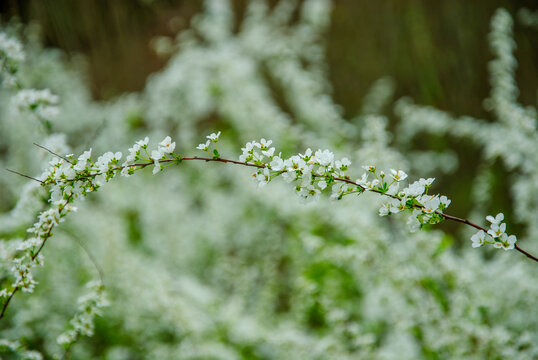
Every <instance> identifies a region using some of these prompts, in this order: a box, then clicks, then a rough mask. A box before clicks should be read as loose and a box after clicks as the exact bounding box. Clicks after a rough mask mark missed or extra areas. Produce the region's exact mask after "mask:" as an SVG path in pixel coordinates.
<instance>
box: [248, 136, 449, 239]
mask: <svg viewBox="0 0 538 360" xmlns="http://www.w3.org/2000/svg"><path fill="white" fill-rule="evenodd" d="M271 144H272V141H271V140H265V139H261V140H260V142H257V141H252V142H248V143H247V144H246V145H245V147H244V148H242V150H243V154H242V155H241V156H240V157H239V161H241V162H246V163H249V164H254V165H257V166H258V167H259V169H258V171H257V172H256V173H255V174H253V177H254V179H255V180H256V181H257V182H258V184H259V186H263V185H265V184H267V183H268V182H269V181H271V180H272V179H273V178H275V177H277V176H279V175H282V178H283V179H284V180H285V181H287V182H292V181H295V182H296V183H297V185H296V187H295V190H296V193H297V194H298V195H299V196H301V197H302V198H305V199H314V200H315V199H317V198H319V194H320V193H321V191H323V190H325V189H326V188H328V187H329V185H331V188H332V194H331V198H332V199H336V200H340V199H342V197H343V196H344V195H349V194H354V193H359V194H360V193H362V192H364V191H372V192H376V193H379V194H381V195H386V196H388V197H389V200H388V201H387V202H385V203H384V204H383V205H382V206H381V208H380V210H379V215H381V216H386V215H391V214H396V213H398V212H400V211H402V210H411V211H412V215H411V217H410V219H409V221H408V224H409V226H410V228H411V230H412V231H415V230H417V229H418V228H419V227H420V226H421V225H423V224H436V223H439V222H441V221H443V219H444V217H443V210H445V209H446V208H447V207H448V206H449V205H450V200H449V199H448V198H447V197H446V196H444V195H442V196H441V195H429V194H428V189H429V188H430V187H431V185H432V183H433V181H434V180H435V179H433V178H430V179H420V180H418V181H415V182H414V183H412V184H410V185H409V186H407V187H406V188H404V189H402V190H400V182H402V181H404V180H405V179H407V174H406V173H405V172H404V171H403V170H395V169H391V170H390V174H388V175H387V174H385V172H383V171H379V172H378V171H377V168H376V167H375V166H363V168H364V169H365V170H366V172H365V173H364V174H363V175H362V177H361V178H359V179H357V180H356V181H355V182H353V181H351V180H350V179H349V177H348V176H347V175H346V170H347V169H348V167H349V165H351V162H350V161H349V159H348V158H342V159H341V160H335V157H334V154H333V153H332V152H331V151H329V150H321V149H320V150H317V151H316V152H313V151H312V150H311V149H307V150H306V151H305V153H304V154H298V155H293V156H291V157H290V158H287V159H284V158H282V154H281V153H280V154H279V155H275V148H274V147H269V146H270V145H271Z"/></svg>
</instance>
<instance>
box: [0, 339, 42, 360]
mask: <svg viewBox="0 0 538 360" xmlns="http://www.w3.org/2000/svg"><path fill="white" fill-rule="evenodd" d="M0 354H7V355H10V356H13V357H9V359H12V358H13V359H22V360H42V359H43V355H41V354H40V353H38V352H37V351H32V350H26V349H25V347H24V346H23V345H22V344H21V343H19V342H18V341H9V340H5V339H1V340H0Z"/></svg>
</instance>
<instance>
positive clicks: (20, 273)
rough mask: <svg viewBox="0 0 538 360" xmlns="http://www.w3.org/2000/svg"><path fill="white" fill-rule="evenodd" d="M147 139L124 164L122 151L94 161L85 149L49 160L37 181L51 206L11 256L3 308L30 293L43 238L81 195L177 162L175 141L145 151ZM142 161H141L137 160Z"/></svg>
mask: <svg viewBox="0 0 538 360" xmlns="http://www.w3.org/2000/svg"><path fill="white" fill-rule="evenodd" d="M148 142H149V139H148V138H147V137H146V138H145V139H144V140H139V141H137V142H136V143H135V144H134V145H133V147H132V148H130V149H129V155H127V159H126V161H125V162H124V163H122V164H121V165H120V160H121V158H122V153H121V152H116V153H113V152H106V153H104V154H103V155H101V156H99V157H98V158H97V160H96V161H93V160H92V149H89V150H87V151H84V152H83V153H82V154H81V155H80V156H79V157H78V158H76V159H75V158H74V157H73V155H72V154H71V155H67V156H66V157H62V156H59V155H58V159H56V160H53V161H51V162H50V163H49V164H50V167H49V168H48V169H47V170H46V171H45V172H43V174H42V175H41V176H40V179H38V181H40V182H41V185H43V186H49V187H50V190H49V191H50V199H49V202H50V204H51V205H50V208H49V209H47V210H45V211H43V212H41V214H40V215H39V217H38V221H37V222H36V223H34V224H33V226H32V227H30V228H29V229H28V232H29V233H30V234H32V236H31V237H29V238H28V239H25V240H23V241H22V242H21V244H20V245H19V247H18V248H17V250H18V251H19V252H20V253H19V255H18V256H16V257H15V258H14V259H13V266H12V268H11V273H12V277H13V278H14V282H13V283H12V284H11V286H10V287H8V288H4V289H2V290H1V291H0V300H2V301H3V303H4V310H5V308H6V306H7V304H8V303H9V301H10V300H11V297H13V295H14V293H15V292H17V291H18V290H21V291H23V292H33V290H34V287H35V285H36V284H37V282H36V281H35V280H34V279H33V276H32V272H31V270H32V268H34V267H35V266H37V265H40V264H43V257H42V255H41V254H40V251H41V249H42V248H43V246H44V245H45V243H46V241H47V240H48V239H49V238H50V237H51V236H52V230H53V228H54V227H55V226H57V225H58V224H59V223H60V222H62V221H63V220H64V217H65V216H66V215H67V214H68V213H70V212H72V211H76V207H75V206H73V205H72V204H73V202H74V201H75V200H76V199H77V198H78V197H80V196H86V195H87V194H89V193H91V192H94V191H96V190H98V189H99V188H100V187H101V186H102V185H103V184H105V183H107V182H108V181H110V180H111V179H112V178H114V177H115V176H117V175H118V174H121V175H123V176H129V175H131V174H133V173H134V171H136V170H137V169H142V168H144V167H147V166H149V165H154V169H153V173H154V174H155V173H157V172H158V171H160V169H161V163H163V162H172V161H180V160H181V157H180V156H179V155H175V154H174V155H173V156H172V157H170V154H173V151H174V149H175V146H176V144H175V142H172V141H171V138H170V137H169V136H167V137H166V138H165V139H164V140H163V141H161V142H160V143H159V145H158V147H157V149H156V150H153V151H152V152H151V155H150V154H149V153H148ZM137 160H143V161H144V162H142V163H136V162H135V161H137Z"/></svg>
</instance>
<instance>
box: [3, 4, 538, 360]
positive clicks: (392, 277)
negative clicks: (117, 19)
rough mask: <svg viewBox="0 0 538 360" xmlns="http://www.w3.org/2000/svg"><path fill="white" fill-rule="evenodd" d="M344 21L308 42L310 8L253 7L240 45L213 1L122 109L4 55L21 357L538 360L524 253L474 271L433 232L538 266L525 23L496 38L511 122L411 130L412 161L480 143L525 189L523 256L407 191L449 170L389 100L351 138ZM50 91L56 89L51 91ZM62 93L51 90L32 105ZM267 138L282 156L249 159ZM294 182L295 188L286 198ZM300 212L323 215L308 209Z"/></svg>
mask: <svg viewBox="0 0 538 360" xmlns="http://www.w3.org/2000/svg"><path fill="white" fill-rule="evenodd" d="M329 8H330V4H329V3H328V2H325V1H320V0H310V1H305V2H303V3H302V4H301V5H300V7H299V19H298V20H297V22H294V23H293V24H292V25H290V21H289V20H290V19H291V17H292V16H293V13H294V11H295V5H294V4H293V2H287V1H282V2H280V3H279V4H278V5H277V7H276V8H274V9H271V10H270V9H269V8H268V7H267V6H265V5H264V3H262V2H257V1H253V2H252V3H251V4H250V5H249V7H248V9H247V15H246V18H245V20H244V22H243V26H242V28H241V31H240V32H239V33H237V34H235V33H234V32H233V12H232V11H231V10H230V6H229V4H227V3H226V2H224V1H217V0H214V1H207V2H206V9H205V12H204V13H203V14H202V15H199V16H198V17H196V18H195V19H194V21H193V26H192V28H191V29H190V30H188V31H186V32H184V33H182V34H180V36H179V37H178V42H179V44H178V48H179V49H180V50H178V52H177V53H176V54H175V55H174V56H173V57H172V59H171V60H170V62H169V64H168V65H167V67H166V68H165V69H164V70H162V72H160V73H158V74H155V75H154V76H153V77H152V78H151V79H150V80H149V81H148V84H147V86H146V90H145V91H144V92H143V93H141V94H130V95H126V96H124V97H121V98H119V99H117V100H114V101H111V102H109V103H104V104H103V103H94V102H93V101H91V100H90V98H89V96H88V93H87V90H86V88H85V87H84V86H83V85H82V82H81V80H80V78H79V77H77V75H76V74H74V73H72V72H70V71H69V70H68V69H67V68H66V66H65V64H64V63H63V62H61V61H58V59H57V57H56V55H55V54H54V53H53V52H49V51H47V50H44V49H41V48H40V47H39V45H38V44H28V45H27V47H28V49H25V51H27V52H31V53H32V56H26V57H24V56H23V55H21V54H22V45H20V43H19V42H18V41H16V40H15V39H14V38H13V37H10V36H8V35H5V34H3V33H2V34H1V36H0V58H1V59H2V61H3V62H2V69H3V70H2V76H3V77H4V79H6V81H7V83H8V84H11V85H10V87H6V88H5V89H4V90H2V93H1V95H0V96H1V98H0V101H1V102H2V105H3V106H1V107H0V109H2V110H1V115H0V127H1V128H0V131H1V132H2V134H7V135H8V136H5V137H4V136H3V137H2V138H1V139H0V142H1V145H2V148H3V149H6V150H5V152H4V153H3V155H2V158H1V161H2V163H3V164H2V165H4V167H7V168H9V169H12V170H13V171H16V172H18V173H20V174H24V175H26V176H27V177H31V178H33V177H34V176H35V178H34V179H33V180H29V179H27V178H25V177H22V176H15V175H14V176H9V177H8V176H6V177H5V178H2V179H1V181H2V182H3V183H2V184H1V185H2V186H3V188H5V189H6V192H5V193H3V194H2V198H4V199H3V200H6V201H9V202H10V204H12V205H13V206H12V209H11V210H10V211H6V212H5V213H3V214H2V217H1V218H0V223H1V224H2V227H1V230H0V235H1V236H2V242H1V243H0V246H1V248H0V249H1V252H0V254H1V256H0V271H1V274H2V277H1V278H2V290H1V292H0V296H1V298H2V303H3V308H2V313H1V316H0V318H1V319H0V331H1V334H2V338H4V339H5V340H3V342H2V343H0V352H1V353H2V354H3V355H4V354H6V356H11V357H16V356H19V357H21V358H34V359H35V358H42V357H41V355H40V353H42V354H43V357H44V358H48V357H53V356H57V357H62V356H63V357H72V358H80V359H87V358H106V359H131V358H140V359H142V358H147V359H155V358H158V359H167V358H170V359H177V358H185V359H198V358H199V359H207V358H211V359H253V358H254V359H297V358H301V359H303V358H305V359H306V358H312V359H334V358H338V359H353V358H357V357H360V358H366V359H369V358H371V359H402V358H404V359H405V358H409V359H416V358H434V357H438V358H444V357H452V358H483V357H484V356H487V357H490V358H511V359H518V358H520V359H527V358H533V357H535V356H537V355H538V346H537V345H536V344H538V338H537V336H536V334H537V333H538V332H537V330H538V329H537V325H536V323H535V321H534V319H535V318H536V315H538V314H537V313H536V311H537V310H536V307H535V306H534V305H535V304H534V299H535V297H536V294H538V286H537V285H536V284H535V283H534V282H532V281H528V279H532V278H533V276H535V275H537V274H538V273H537V271H538V270H537V268H536V265H535V263H534V262H532V261H529V260H527V259H524V258H523V257H521V256H517V253H516V252H514V253H511V254H508V253H504V252H503V253H502V254H495V253H493V254H491V258H488V259H486V258H485V257H484V256H483V254H484V253H485V254H487V255H488V257H489V255H490V253H489V252H488V250H487V249H484V252H481V251H482V249H481V250H473V249H472V248H470V246H469V245H471V243H469V241H468V240H467V241H466V242H467V246H466V247H465V248H464V249H457V248H456V246H452V244H453V243H454V236H457V237H459V236H460V235H451V234H449V233H446V232H444V231H443V228H442V227H437V228H431V227H430V225H432V224H437V223H440V222H443V221H444V220H451V221H456V222H459V223H462V224H465V225H470V226H471V227H474V228H475V229H476V230H478V232H476V233H474V234H473V233H469V234H465V235H462V237H466V238H467V239H469V238H470V239H471V240H472V247H480V246H482V245H484V244H492V245H493V247H496V248H503V249H505V250H510V249H516V250H518V251H519V252H522V253H523V254H525V255H527V256H528V257H530V258H531V259H535V260H536V258H534V256H533V255H532V253H535V251H534V250H536V249H537V248H536V244H535V243H532V241H527V240H531V239H532V236H533V235H534V234H535V232H536V231H538V230H537V229H538V222H537V221H536V220H535V219H533V217H532V213H533V212H532V210H533V209H536V201H535V200H536V199H535V197H536V196H535V195H536V194H537V193H538V192H536V191H534V190H533V189H534V188H535V185H536V184H535V183H536V182H535V181H533V179H536V176H535V174H534V172H536V171H537V170H536V169H537V168H538V166H534V165H536V164H535V160H536V159H535V156H534V154H536V153H538V151H537V152H529V150H528V149H529V148H528V146H530V147H531V148H532V146H535V141H533V140H534V139H535V136H536V134H535V125H536V111H535V110H534V109H532V108H524V107H522V106H521V105H519V104H518V103H517V101H516V96H515V94H516V91H517V87H515V82H514V81H513V72H514V66H515V59H514V58H513V56H512V53H511V52H512V47H511V45H510V44H512V37H511V32H510V26H511V17H510V15H509V14H508V13H507V12H505V11H503V10H499V11H498V12H497V13H496V15H495V16H494V18H493V20H492V24H493V25H492V33H491V39H490V41H491V44H492V48H493V50H494V54H495V56H496V60H495V63H494V66H492V82H491V83H492V87H493V90H492V95H491V99H489V100H488V101H487V102H486V103H487V105H488V106H489V108H490V109H492V111H493V112H494V114H495V116H496V117H497V118H498V120H499V121H498V122H494V123H490V122H485V121H479V120H475V119H471V118H464V119H461V120H458V121H454V120H453V119H451V117H450V116H449V115H447V114H445V113H443V112H440V111H438V110H434V109H430V108H423V107H421V106H418V105H413V104H412V103H411V102H410V101H409V100H405V99H404V100H400V101H398V102H397V105H396V110H397V113H398V115H399V116H400V117H401V118H402V122H401V124H400V125H399V126H400V129H399V130H400V131H399V133H401V136H402V137H401V139H399V140H400V141H401V143H402V149H403V148H405V146H410V145H409V144H410V143H411V142H410V140H411V139H412V138H413V137H414V136H416V135H417V134H419V133H420V132H422V131H430V132H438V133H441V134H449V135H451V136H455V137H466V138H470V139H472V140H473V141H474V143H475V144H478V145H477V146H478V147H479V148H480V149H484V158H485V162H486V165H487V166H494V164H493V163H492V162H488V161H492V160H494V159H496V158H501V159H502V161H503V162H504V163H505V164H506V165H507V166H508V167H509V168H511V169H515V168H517V169H518V172H517V173H514V175H513V176H514V185H513V188H512V190H511V191H512V193H513V194H514V199H515V211H514V214H515V216H516V217H517V219H518V221H520V222H522V223H523V224H524V225H525V226H526V233H524V234H523V235H519V236H518V239H516V237H515V235H508V234H507V233H506V227H507V225H506V223H503V221H504V215H503V213H500V214H498V215H496V216H495V217H494V216H487V217H486V219H485V220H486V221H487V222H489V224H490V225H489V227H488V228H486V227H482V225H480V224H481V223H485V221H482V222H480V220H474V219H473V220H474V221H473V222H471V221H469V220H465V219H463V218H459V217H455V216H453V215H449V214H447V213H446V210H447V208H448V207H449V205H451V200H449V199H448V197H447V196H446V195H441V194H435V193H433V192H432V190H433V188H434V186H435V185H434V184H435V183H434V179H433V178H419V179H418V180H416V181H412V180H408V179H409V178H414V177H415V175H414V174H418V176H421V175H422V174H429V173H431V172H432V171H437V170H439V168H440V166H439V165H438V163H439V161H438V158H437V157H436V156H435V155H433V154H424V156H422V159H429V161H423V162H422V164H421V167H422V168H420V167H417V166H415V165H413V162H414V161H415V159H414V158H411V157H406V155H405V154H404V152H403V151H400V149H398V148H395V147H393V146H391V142H390V138H391V133H390V132H389V131H388V130H387V119H386V118H385V117H383V116H382V115H380V114H379V111H380V108H381V107H382V106H383V104H384V103H386V101H387V99H388V98H390V93H391V91H392V90H391V89H392V84H391V83H390V81H388V80H386V79H383V80H381V81H379V82H378V83H377V84H376V85H375V86H374V87H373V89H372V92H371V93H370V95H369V96H368V97H367V98H368V101H367V105H368V106H366V107H365V109H364V110H363V113H361V114H360V115H359V116H358V117H357V119H356V120H355V121H356V122H357V123H358V124H359V125H360V126H355V125H353V124H352V122H349V121H346V120H345V119H344V118H343V117H342V116H341V114H340V111H339V108H338V106H337V105H336V104H334V103H333V102H332V100H331V98H330V97H329V96H328V91H329V85H328V81H327V79H326V74H325V70H324V58H323V47H322V44H320V42H319V39H320V36H321V34H322V33H323V30H324V29H325V27H326V26H327V25H328V14H329V13H330V11H329ZM25 58H26V59H28V61H29V62H30V63H25V62H24V61H25V60H24V59H25ZM42 69H47V70H48V71H47V72H46V73H45V75H43V76H44V78H39V79H38V78H37V76H36V74H37V73H40V72H41V73H42V71H41V70H42ZM34 72H35V73H34ZM265 72H268V75H267V74H266V73H265ZM267 76H270V77H271V81H274V82H275V83H277V84H279V86H281V87H282V88H283V93H284V96H285V97H286V100H287V102H288V104H289V107H290V111H291V114H288V113H286V112H285V111H284V110H283V109H282V108H281V107H280V106H279V105H278V103H277V102H276V101H275V100H274V99H273V97H272V92H271V86H270V84H269V80H268V79H267ZM43 83H46V84H47V86H48V87H49V88H50V90H46V89H41V90H32V89H34V88H37V87H39V86H38V84H43ZM21 110H22V111H21ZM211 114H217V115H216V120H215V123H212V124H211V128H218V129H222V132H217V133H212V134H211V135H209V136H207V137H206V138H205V140H204V142H203V143H201V144H199V145H198V146H197V147H196V149H197V151H200V152H201V153H202V154H203V156H192V152H194V146H193V144H195V143H196V142H197V141H196V140H197V139H199V138H201V136H200V131H199V128H200V127H201V126H203V124H204V123H205V122H206V121H207V119H208V117H210V115H211ZM15 115H16V118H17V121H16V122H15V121H12V120H11V119H13V117H14V116H15ZM74 117H76V119H77V121H73V118H74ZM95 119H106V120H105V121H104V122H103V123H102V124H99V125H96V123H95ZM291 119H294V121H292V120H291ZM333 129H337V130H335V131H333ZM166 133H168V134H170V136H166V137H164V136H165V134H166ZM477 134H479V135H477ZM480 134H483V135H480ZM507 134H508V135H507ZM260 136H267V137H270V138H271V139H273V140H274V142H273V141H272V140H266V139H261V140H260V141H250V142H247V143H246V144H245V145H241V144H244V141H245V140H246V139H252V138H259V137H260ZM163 137H164V140H162V141H161V142H159V143H158V144H157V145H156V146H155V145H152V143H150V139H152V140H154V139H157V138H158V139H163ZM141 138H142V139H143V140H138V141H136V139H141ZM357 138H360V139H362V141H361V142H360V144H359V145H357V142H356V141H353V140H356V139H357ZM32 143H35V144H37V145H38V146H33V145H31V144H32ZM23 144H24V145H23ZM68 144H71V145H72V146H73V147H70V146H69V145H68ZM273 144H275V146H272V145H273ZM276 144H278V146H279V150H278V151H277V148H276ZM307 146H310V148H307V149H306V151H303V152H302V153H297V154H295V155H291V156H288V155H283V154H292V153H296V150H297V149H304V148H306V147H307ZM240 147H242V153H240V152H239V151H238V150H237V149H239V148H240ZM312 148H314V149H316V148H319V150H316V151H314V150H311V149H312ZM118 149H128V150H127V152H126V153H125V154H123V153H122V152H119V151H118ZM280 149H281V150H282V152H281V151H280ZM326 149H333V150H326ZM525 149H526V150H525ZM71 153H73V154H75V153H76V154H77V155H78V156H76V155H73V154H71ZM96 153H97V154H102V155H99V156H96V155H95V154H96ZM36 154H40V156H36ZM228 154H232V155H228ZM233 154H237V156H238V158H237V160H235V159H236V157H235V155H233ZM232 157H233V158H232ZM217 163H219V164H217ZM220 163H224V164H220ZM355 164H359V165H363V169H364V172H363V173H362V174H359V173H358V172H357V171H358V170H359V169H361V167H360V166H356V165H355ZM372 164H375V165H372ZM174 165H180V166H174ZM222 165H230V166H222ZM232 165H233V166H232ZM236 165H237V166H236ZM396 167H397V169H395V168H396ZM146 168H151V171H149V169H147V171H143V170H144V169H146ZM43 169H45V171H44V172H43ZM165 169H166V170H167V172H168V174H162V175H165V176H160V174H159V173H160V172H161V171H162V170H165ZM249 169H250V170H252V171H250V172H249V171H248V170H249ZM411 170H413V171H411ZM252 172H253V174H252ZM441 172H442V171H441ZM135 173H136V174H135ZM408 173H409V174H412V175H410V176H408ZM35 174H41V175H35ZM134 175H136V176H134ZM154 175H159V176H154ZM250 175H252V176H250ZM424 176H425V177H427V176H426V175H424ZM250 177H252V178H253V181H254V183H255V184H257V186H251V185H252V184H251V182H252V180H250V179H249V178H250ZM115 178H116V179H115ZM276 178H282V180H283V181H275V182H274V183H271V184H270V185H267V184H268V183H269V182H273V180H275V179H276ZM112 179H115V180H114V181H111V180H112ZM28 181H31V183H30V184H29V185H28V183H27V182H28ZM406 181H407V183H406ZM405 184H407V185H405ZM39 185H43V186H39ZM266 185H267V186H266ZM477 188H478V189H473V192H474V193H475V194H476V193H477V192H482V193H485V194H488V189H487V187H486V186H480V182H479V181H477ZM292 191H295V193H296V194H297V195H298V196H299V198H301V199H303V200H305V201H308V202H310V201H311V200H318V201H315V202H312V203H309V204H308V205H305V204H303V202H305V201H297V199H296V198H293V197H290V196H289V195H290V193H291V192H292ZM324 192H325V193H329V192H330V195H329V196H324V195H323V193H324ZM87 195H91V196H87ZM355 195H360V198H359V199H352V197H354V196H355ZM327 197H329V198H331V199H333V200H340V201H338V202H337V203H334V202H333V203H331V202H330V201H328V199H327ZM473 197H474V198H479V196H478V195H473ZM482 198H484V196H482ZM83 200H85V201H83ZM481 207H483V201H482V202H478V205H477V209H481ZM75 210H77V211H75ZM400 212H407V214H408V216H407V217H404V216H401V214H399V213H400ZM35 213H39V215H38V218H37V221H35V220H34V221H33V222H34V225H32V226H30V228H28V224H30V223H32V220H31V219H32V218H33V217H34V215H35ZM392 214H396V215H395V216H391V217H390V218H387V217H386V216H387V215H392ZM67 215H69V216H67ZM379 215H381V216H379ZM473 216H474V215H473ZM483 216H484V213H483V214H481V218H483ZM466 227H468V226H466ZM419 228H423V230H422V231H415V230H418V229H419ZM409 230H411V231H409ZM473 232H474V231H473ZM28 234H29V235H28ZM516 240H517V242H516ZM520 242H521V243H523V244H525V249H527V248H528V249H530V250H529V251H528V252H527V251H526V250H523V249H521V248H520V247H519V243H520ZM533 246H534V248H533ZM81 250H82V251H81ZM44 260H46V261H44ZM38 265H44V266H39V267H38ZM96 279H97V280H96ZM492 280H494V281H492ZM85 282H89V285H88V286H89V288H90V292H89V293H86V291H87V290H84V289H82V285H83V283H85ZM105 289H106V292H107V294H108V295H105ZM25 292H33V294H31V295H30V294H24V293H25ZM76 298H79V300H78V306H77V300H76ZM107 298H109V299H110V301H108V300H107ZM106 305H108V306H106ZM105 306H106V307H105ZM97 315H99V316H97ZM90 336H91V339H89V338H88V337H90ZM36 351H38V352H39V353H37V352H36Z"/></svg>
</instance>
